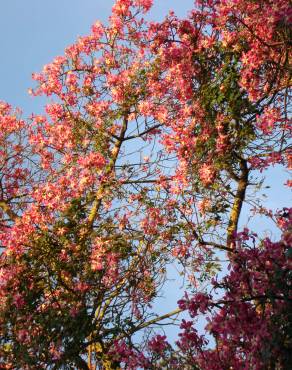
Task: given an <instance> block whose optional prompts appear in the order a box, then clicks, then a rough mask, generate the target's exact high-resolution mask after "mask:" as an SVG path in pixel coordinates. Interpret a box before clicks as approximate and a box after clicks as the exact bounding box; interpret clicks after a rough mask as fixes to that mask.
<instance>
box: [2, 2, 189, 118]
mask: <svg viewBox="0 0 292 370" xmlns="http://www.w3.org/2000/svg"><path fill="white" fill-rule="evenodd" d="M113 3H114V1H113V0H50V1H44V0H25V1H24V0H8V1H2V2H1V13H0V45H1V61H0V67H1V68H0V100H5V101H7V102H9V103H10V104H12V105H13V106H19V107H20V108H22V109H23V111H24V112H25V113H26V114H29V113H31V112H32V111H36V110H37V108H38V107H40V106H41V99H35V98H32V97H30V96H29V95H28V94H27V89H28V88H29V87H31V86H32V85H33V83H32V80H31V74H32V72H39V71H40V70H41V69H42V67H43V65H44V64H47V63H49V62H50V61H51V60H52V59H53V58H54V57H55V56H57V55H62V54H63V50H64V48H65V47H66V46H67V45H69V44H71V43H73V42H74V41H75V40H76V38H77V37H78V36H81V35H85V34H87V33H88V32H89V30H90V26H91V24H93V23H94V22H95V21H96V20H101V21H102V22H106V21H107V19H108V16H109V15H110V11H111V7H112V5H113ZM192 5H193V0H183V1H178V0H156V1H155V6H154V8H153V10H152V12H151V18H155V19H161V18H162V17H163V16H164V15H165V14H167V12H168V11H169V10H170V9H173V10H175V12H176V13H177V14H178V15H185V14H186V13H187V11H188V10H189V9H191V7H192Z"/></svg>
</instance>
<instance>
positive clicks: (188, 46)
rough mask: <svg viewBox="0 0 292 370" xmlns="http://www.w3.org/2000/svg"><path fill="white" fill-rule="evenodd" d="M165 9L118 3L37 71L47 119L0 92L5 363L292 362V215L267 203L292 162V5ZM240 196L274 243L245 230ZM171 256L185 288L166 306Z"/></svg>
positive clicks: (200, 3) (212, 3)
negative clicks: (263, 192) (160, 301)
mask: <svg viewBox="0 0 292 370" xmlns="http://www.w3.org/2000/svg"><path fill="white" fill-rule="evenodd" d="M151 6H152V0H117V1H116V3H115V5H114V6H113V9H112V15H111V16H110V19H109V23H108V25H103V24H101V23H100V22H96V23H95V24H94V25H93V26H92V28H91V33H90V34H89V35H88V36H85V37H80V38H79V39H78V40H77V41H76V43H75V44H73V45H70V46H68V47H67V48H66V50H65V52H64V55H63V56H58V57H56V58H55V59H54V60H53V61H52V62H51V63H50V64H47V65H45V66H44V68H43V70H42V71H41V72H40V73H34V74H33V79H34V81H36V84H35V87H34V88H32V89H31V90H30V93H31V94H32V95H34V96H40V95H44V96H46V97H48V104H47V105H46V107H45V112H46V113H45V114H42V115H41V114H37V113H33V114H31V116H30V117H28V118H22V116H21V111H20V110H18V109H14V108H13V107H11V106H10V105H9V104H8V103H6V102H1V103H0V154H1V157H0V243H1V244H0V246H1V250H2V253H1V255H0V302H1V305H0V328H1V329H0V334H1V335H0V366H1V368H3V369H87V370H88V369H90V370H91V369H178V368H180V369H186V370H187V369H202V370H205V369H206V370H222V369H288V368H289V367H290V366H291V364H292V358H291V345H292V339H291V331H292V328H291V312H292V310H291V309H292V307H291V258H292V253H291V252H292V249H291V245H292V243H291V220H292V209H291V208H289V205H288V204H287V207H286V208H284V209H283V210H269V209H266V208H265V207H264V206H263V205H262V204H261V202H260V200H259V197H258V196H257V194H259V192H260V189H261V186H262V185H263V181H262V175H263V174H264V173H265V171H266V170H267V169H268V168H269V166H271V165H275V164H277V165H282V166H283V167H285V168H289V166H291V113H290V110H289V109H291V105H289V103H290V102H289V98H290V95H291V91H290V86H291V21H292V8H291V4H290V2H289V1H288V0H277V1H273V0H259V1H253V0H228V1H227V0H197V1H196V2H195V5H194V8H193V9H191V10H190V12H189V15H188V17H187V18H186V19H179V18H178V17H176V15H175V14H173V13H170V14H169V15H168V16H167V17H166V18H165V19H164V20H163V21H162V22H151V21H149V20H148V18H147V12H148V11H149V10H150V8H151ZM285 185H286V186H291V181H289V180H288V181H287V183H286V184H285ZM280 186H281V184H279V187H280ZM244 204H245V205H247V206H248V209H249V217H255V216H256V215H258V214H261V215H264V216H265V217H268V218H269V219H271V220H273V221H274V222H275V225H276V226H277V227H278V228H279V233H278V234H279V237H278V241H275V240H274V239H272V238H268V237H262V236H261V235H257V234H256V232H257V230H248V229H247V228H244V229H243V230H241V229H240V228H239V220H240V217H241V216H242V207H243V205H244ZM222 260H223V262H222ZM224 261H225V262H224ZM226 261H227V262H226ZM171 264H175V265H176V266H178V268H179V269H180V271H181V274H183V276H184V280H185V285H184V291H185V293H184V295H183V296H182V298H181V300H179V302H173V311H171V312H165V314H163V315H159V314H158V313H157V312H156V310H155V305H153V304H154V303H155V302H156V300H157V297H158V296H159V294H160V292H161V289H162V288H163V287H164V286H165V283H166V282H167V280H168V269H169V266H170V265H171ZM227 265H228V269H227V268H226V266H227ZM220 271H221V273H220V274H219V272H220ZM224 271H225V272H224ZM222 272H223V273H222ZM183 312H184V313H185V316H184V317H186V316H187V317H188V318H184V319H182V318H181V317H180V314H181V313H183ZM201 316H203V317H205V319H206V322H207V324H206V327H205V333H200V332H199V331H198V328H197V326H196V325H197V322H198V318H199V317H201ZM166 324H172V325H174V326H175V325H179V327H180V332H179V334H178V338H177V341H175V343H173V342H172V341H170V340H168V339H167V335H166V334H165V332H164V325H166Z"/></svg>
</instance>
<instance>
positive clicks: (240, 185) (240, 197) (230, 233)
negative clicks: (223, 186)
mask: <svg viewBox="0 0 292 370" xmlns="http://www.w3.org/2000/svg"><path fill="white" fill-rule="evenodd" d="M240 168H241V174H240V176H239V177H238V180H237V190H236V194H235V198H234V203H233V207H232V209H231V213H230V218H229V223H228V228H227V247H228V248H234V234H235V232H236V231H237V227H238V221H239V217H240V213H241V209H242V205H243V202H244V199H245V193H246V188H247V186H248V172H249V171H248V167H247V163H246V160H244V159H241V161H240Z"/></svg>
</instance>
